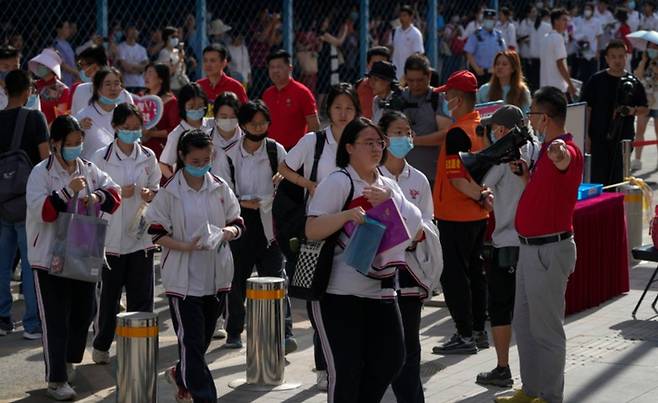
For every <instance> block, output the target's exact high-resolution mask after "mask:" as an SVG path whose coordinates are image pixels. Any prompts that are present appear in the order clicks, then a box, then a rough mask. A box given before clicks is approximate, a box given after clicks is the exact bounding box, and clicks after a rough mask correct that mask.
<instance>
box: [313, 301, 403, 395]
mask: <svg viewBox="0 0 658 403" xmlns="http://www.w3.org/2000/svg"><path fill="white" fill-rule="evenodd" d="M312 306H313V314H314V317H315V321H316V325H317V327H318V333H319V334H320V340H321V341H322V348H323V350H324V355H325V357H326V359H327V375H328V380H329V390H328V396H327V401H328V402H329V403H333V402H339V403H352V402H353V403H376V402H380V401H381V399H382V397H383V396H384V393H385V392H386V388H387V387H388V385H389V384H390V383H391V382H392V381H393V379H394V378H395V376H396V375H397V374H398V373H399V371H400V369H401V368H402V365H403V363H404V335H403V331H402V320H401V318H400V310H399V309H398V304H397V301H396V300H384V301H382V300H378V299H370V298H360V297H355V296H352V295H333V294H327V295H325V296H324V298H323V299H322V300H321V301H313V302H312Z"/></svg>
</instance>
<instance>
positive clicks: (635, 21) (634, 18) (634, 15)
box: [626, 10, 640, 32]
mask: <svg viewBox="0 0 658 403" xmlns="http://www.w3.org/2000/svg"><path fill="white" fill-rule="evenodd" d="M626 23H627V24H628V27H629V28H630V29H631V32H635V31H637V30H638V28H639V27H640V13H638V12H637V10H633V11H631V12H629V13H628V21H626Z"/></svg>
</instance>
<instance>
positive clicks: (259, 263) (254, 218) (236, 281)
mask: <svg viewBox="0 0 658 403" xmlns="http://www.w3.org/2000/svg"><path fill="white" fill-rule="evenodd" d="M241 214H242V218H243V219H244V222H245V227H246V228H247V230H246V231H245V232H244V233H243V235H242V237H240V238H238V239H236V240H235V241H233V242H231V252H233V263H234V272H233V283H232V286H231V292H229V295H228V318H227V319H226V333H228V334H229V336H239V335H240V334H241V333H242V331H243V330H244V317H245V307H244V301H245V298H246V292H247V279H248V278H249V277H251V272H252V271H253V268H254V266H256V270H257V271H258V275H259V276H261V277H280V278H282V279H286V273H285V270H284V268H283V255H282V254H281V249H280V248H279V246H278V245H277V244H276V242H274V243H272V244H270V245H269V246H268V245H267V238H266V237H265V233H264V231H263V224H262V222H261V219H260V213H259V212H258V210H252V209H242V213H241ZM291 336H292V316H291V313H290V298H289V297H288V296H286V338H287V337H291Z"/></svg>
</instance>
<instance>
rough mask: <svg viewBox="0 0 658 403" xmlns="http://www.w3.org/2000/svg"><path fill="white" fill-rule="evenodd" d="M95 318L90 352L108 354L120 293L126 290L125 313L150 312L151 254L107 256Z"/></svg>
mask: <svg viewBox="0 0 658 403" xmlns="http://www.w3.org/2000/svg"><path fill="white" fill-rule="evenodd" d="M107 264H108V265H109V267H104V268H103V281H102V282H101V291H100V302H99V304H98V313H97V314H96V315H97V316H96V329H95V330H96V335H95V337H94V343H93V344H94V348H95V349H96V350H101V351H108V350H109V349H110V346H111V345H112V340H114V330H115V329H116V327H117V317H116V315H117V313H119V301H120V300H121V291H122V290H123V288H124V287H125V288H126V302H127V307H126V309H127V310H128V312H153V251H152V250H150V251H145V250H138V251H136V252H133V253H128V254H125V255H119V256H113V255H107Z"/></svg>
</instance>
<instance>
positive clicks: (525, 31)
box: [516, 18, 534, 59]
mask: <svg viewBox="0 0 658 403" xmlns="http://www.w3.org/2000/svg"><path fill="white" fill-rule="evenodd" d="M532 24H533V21H530V20H529V19H527V18H525V19H523V21H521V22H520V23H519V29H517V30H516V36H517V39H518V38H521V37H524V36H527V37H528V38H527V40H525V41H521V42H519V43H518V45H519V50H518V52H519V56H521V58H523V59H527V58H529V57H530V38H529V37H530V33H531V32H532V30H533V28H534V25H532Z"/></svg>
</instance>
